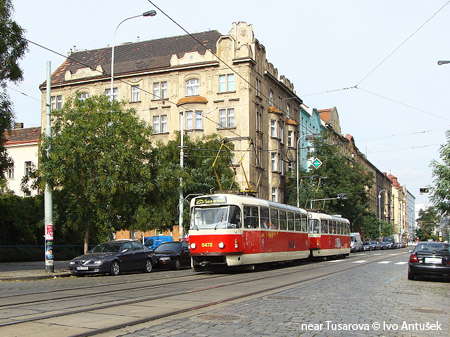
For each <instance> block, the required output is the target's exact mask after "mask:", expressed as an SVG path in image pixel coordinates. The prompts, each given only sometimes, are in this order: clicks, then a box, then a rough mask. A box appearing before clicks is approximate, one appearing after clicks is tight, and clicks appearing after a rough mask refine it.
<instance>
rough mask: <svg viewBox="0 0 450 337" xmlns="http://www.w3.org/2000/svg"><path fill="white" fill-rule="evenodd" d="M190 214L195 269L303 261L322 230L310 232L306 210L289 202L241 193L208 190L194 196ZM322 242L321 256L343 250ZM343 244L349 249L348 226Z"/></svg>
mask: <svg viewBox="0 0 450 337" xmlns="http://www.w3.org/2000/svg"><path fill="white" fill-rule="evenodd" d="M190 214H191V223H190V229H189V243H190V249H191V257H192V264H193V268H194V270H195V271H204V270H210V271H215V270H221V269H224V268H239V267H249V268H251V269H252V268H254V267H255V266H256V265H261V264H267V263H276V262H288V261H295V260H302V259H307V258H309V257H310V256H311V254H312V251H313V250H314V251H316V250H317V248H318V247H320V248H321V247H322V243H320V244H319V245H317V244H316V245H315V246H314V249H313V250H312V248H311V240H316V238H317V236H316V234H318V235H319V236H320V235H321V233H320V230H319V233H314V235H313V233H309V232H310V227H309V226H310V223H311V221H308V219H309V218H308V217H309V214H308V212H307V211H306V210H304V209H301V208H297V207H293V206H290V205H284V204H280V203H276V202H272V201H268V200H263V199H258V198H255V197H251V196H245V195H234V194H212V195H204V196H199V197H196V198H193V199H192V200H191V206H190ZM332 218H333V217H332ZM314 219H315V218H314ZM335 221H337V219H336V220H335ZM347 222H348V220H347ZM340 223H341V222H340ZM312 224H315V222H312ZM331 224H332V225H333V222H331ZM341 227H342V226H339V228H341ZM324 234H325V233H324ZM310 235H311V237H310ZM342 236H345V235H344V234H343V235H342ZM340 237H341V236H339V238H340ZM336 239H337V237H336ZM336 242H337V241H336ZM342 242H343V243H344V242H346V240H345V239H342ZM323 247H324V249H323V250H321V253H320V254H322V255H320V254H319V255H320V256H323V254H325V253H322V251H323V252H325V250H327V254H328V253H331V252H335V253H339V255H340V254H343V252H342V251H341V250H337V249H338V248H333V249H335V250H329V249H328V248H329V247H328V246H325V245H323ZM336 247H337V246H336ZM325 248H327V249H325ZM348 249H349V252H350V231H349V230H348ZM328 250H329V251H328ZM316 255H317V254H316Z"/></svg>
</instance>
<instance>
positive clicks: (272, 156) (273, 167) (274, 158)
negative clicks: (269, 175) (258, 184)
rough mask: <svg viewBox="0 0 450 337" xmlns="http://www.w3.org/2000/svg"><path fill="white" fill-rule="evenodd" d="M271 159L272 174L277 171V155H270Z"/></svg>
mask: <svg viewBox="0 0 450 337" xmlns="http://www.w3.org/2000/svg"><path fill="white" fill-rule="evenodd" d="M271 159H272V161H271V162H272V172H276V171H277V154H276V153H271Z"/></svg>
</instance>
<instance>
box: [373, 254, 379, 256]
mask: <svg viewBox="0 0 450 337" xmlns="http://www.w3.org/2000/svg"><path fill="white" fill-rule="evenodd" d="M373 255H375V256H378V255H381V254H380V253H378V254H376V253H375V254H373Z"/></svg>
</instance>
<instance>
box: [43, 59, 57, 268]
mask: <svg viewBox="0 0 450 337" xmlns="http://www.w3.org/2000/svg"><path fill="white" fill-rule="evenodd" d="M51 75H52V72H51V63H50V61H47V90H46V92H47V97H46V99H47V104H46V105H47V115H46V119H47V120H46V126H45V136H46V138H47V139H48V140H49V139H50V138H52V123H51V111H52V107H51V102H50V101H51V93H50V89H51ZM49 156H50V145H49V146H48V147H47V157H49ZM44 226H45V247H44V249H45V271H46V272H47V273H53V272H55V266H54V264H53V261H54V260H53V199H52V190H51V189H50V186H49V185H48V183H47V184H46V185H45V193H44Z"/></svg>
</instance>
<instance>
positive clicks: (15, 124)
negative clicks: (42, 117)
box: [14, 123, 23, 130]
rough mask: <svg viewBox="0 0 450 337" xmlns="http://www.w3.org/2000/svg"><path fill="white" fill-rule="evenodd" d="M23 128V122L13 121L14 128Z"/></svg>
mask: <svg viewBox="0 0 450 337" xmlns="http://www.w3.org/2000/svg"><path fill="white" fill-rule="evenodd" d="M18 129H23V123H14V130H18Z"/></svg>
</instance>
